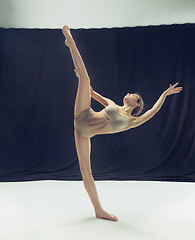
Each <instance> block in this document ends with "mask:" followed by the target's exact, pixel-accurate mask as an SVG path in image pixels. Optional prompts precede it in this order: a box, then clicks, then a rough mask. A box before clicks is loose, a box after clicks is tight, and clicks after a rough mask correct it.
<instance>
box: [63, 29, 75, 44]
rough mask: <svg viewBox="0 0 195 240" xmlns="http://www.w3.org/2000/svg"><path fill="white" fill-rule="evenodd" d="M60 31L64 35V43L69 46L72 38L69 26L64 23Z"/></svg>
mask: <svg viewBox="0 0 195 240" xmlns="http://www.w3.org/2000/svg"><path fill="white" fill-rule="evenodd" d="M62 33H63V34H64V36H65V37H66V40H65V44H66V46H68V47H69V46H70V44H71V42H73V38H72V35H71V33H70V28H69V27H68V26H67V25H65V26H64V27H63V29H62Z"/></svg>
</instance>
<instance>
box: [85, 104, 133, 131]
mask: <svg viewBox="0 0 195 240" xmlns="http://www.w3.org/2000/svg"><path fill="white" fill-rule="evenodd" d="M112 108H113V109H112ZM106 109H108V110H109V111H110V110H111V111H113V112H116V113H114V114H116V116H115V117H117V118H119V122H120V123H121V124H122V126H121V130H120V131H125V130H127V129H129V128H130V127H129V123H130V122H131V118H130V117H129V116H127V114H125V113H124V111H122V110H121V109H120V107H119V106H118V105H114V106H112V107H111V106H109V107H108V108H105V110H106ZM105 110H104V109H103V110H102V111H100V112H95V111H93V112H92V114H91V116H90V120H89V129H90V132H91V133H92V134H93V135H98V134H110V133H114V132H116V129H113V122H112V123H111V121H110V120H109V118H108V117H109V116H108V115H107V114H106V113H105ZM108 113H109V112H108ZM117 115H118V116H117ZM121 121H122V122H121Z"/></svg>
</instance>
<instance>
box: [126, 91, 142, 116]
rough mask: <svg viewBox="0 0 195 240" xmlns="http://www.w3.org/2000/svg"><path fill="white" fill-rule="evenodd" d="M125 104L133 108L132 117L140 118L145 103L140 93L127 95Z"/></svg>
mask: <svg viewBox="0 0 195 240" xmlns="http://www.w3.org/2000/svg"><path fill="white" fill-rule="evenodd" d="M123 103H124V104H125V105H127V106H129V107H131V108H133V111H132V113H131V115H132V116H138V115H139V114H140V113H141V112H142V110H143V108H144V101H143V99H142V97H141V95H140V94H139V93H131V94H130V93H127V95H125V97H124V98H123Z"/></svg>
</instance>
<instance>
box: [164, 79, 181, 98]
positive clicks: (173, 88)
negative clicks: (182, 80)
mask: <svg viewBox="0 0 195 240" xmlns="http://www.w3.org/2000/svg"><path fill="white" fill-rule="evenodd" d="M178 84H179V83H178V82H177V83H176V84H175V85H173V86H172V85H171V84H169V85H170V87H169V88H168V89H167V90H166V91H165V92H164V93H165V95H166V96H168V95H172V94H174V93H180V92H181V91H182V87H176V86H177V85H178Z"/></svg>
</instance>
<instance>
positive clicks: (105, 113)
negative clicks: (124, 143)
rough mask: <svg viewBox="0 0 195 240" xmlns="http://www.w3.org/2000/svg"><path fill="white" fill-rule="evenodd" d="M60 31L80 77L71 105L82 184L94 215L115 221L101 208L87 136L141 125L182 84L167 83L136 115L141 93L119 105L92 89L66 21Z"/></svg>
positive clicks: (139, 106)
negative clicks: (99, 107) (97, 108)
mask: <svg viewBox="0 0 195 240" xmlns="http://www.w3.org/2000/svg"><path fill="white" fill-rule="evenodd" d="M62 33H63V34H64V36H65V38H66V39H65V44H66V46H67V47H68V48H69V49H70V52H71V56H72V59H73V63H74V67H75V73H76V76H77V77H78V78H79V82H78V90H77V95H76V100H75V107H74V127H75V130H74V136H75V144H76V150H77V155H78V160H79V166H80V170H81V174H82V179H83V183H84V187H85V189H86V191H87V193H88V195H89V197H90V199H91V202H92V204H93V207H94V210H95V215H96V217H97V218H102V219H108V220H111V221H118V218H117V217H116V216H115V215H112V214H109V213H108V212H106V211H105V210H104V209H103V207H102V206H101V203H100V200H99V198H98V194H97V189H96V186H95V182H94V179H93V176H92V171H91V163H90V153H91V141H90V138H91V137H93V136H95V135H98V134H110V133H116V132H121V131H126V130H128V129H131V128H135V127H137V126H140V125H141V124H143V123H145V122H146V121H148V120H149V119H150V118H152V117H153V116H154V115H155V114H156V113H157V112H158V111H159V110H160V108H161V106H162V105H163V103H164V101H165V99H166V97H167V96H168V95H171V94H174V93H179V92H180V91H181V90H182V87H176V86H177V85H178V83H176V84H175V85H173V86H172V85H171V84H170V87H169V88H168V89H167V90H166V91H164V92H163V93H162V95H161V96H160V98H159V99H158V100H157V102H156V103H155V104H154V106H153V107H152V108H151V109H150V110H148V111H147V112H145V113H144V114H143V115H141V116H138V115H139V114H140V113H141V111H142V109H143V106H144V102H143V99H142V97H141V96H140V95H139V94H138V93H131V94H130V93H127V95H126V96H124V98H123V103H124V105H123V106H119V105H117V104H116V103H115V102H114V101H112V100H110V99H108V98H106V97H103V96H101V95H100V94H99V93H97V92H95V91H94V90H93V89H92V87H91V85H90V77H89V75H88V73H87V70H86V68H85V65H84V63H83V60H82V58H81V55H80V53H79V51H78V49H77V46H76V43H75V41H74V39H73V37H72V35H71V32H70V29H69V27H68V26H67V25H65V26H64V27H63V29H62ZM91 97H92V98H94V99H95V100H96V101H98V102H99V103H101V104H102V105H103V106H104V107H105V108H104V109H103V110H102V111H100V112H95V111H94V110H93V109H92V108H91Z"/></svg>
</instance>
